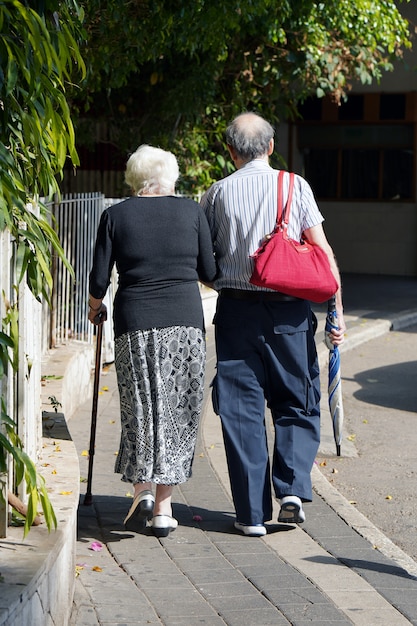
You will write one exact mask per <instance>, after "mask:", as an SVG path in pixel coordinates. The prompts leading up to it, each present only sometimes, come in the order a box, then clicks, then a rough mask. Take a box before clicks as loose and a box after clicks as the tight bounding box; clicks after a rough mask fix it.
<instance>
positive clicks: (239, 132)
mask: <svg viewBox="0 0 417 626" xmlns="http://www.w3.org/2000/svg"><path fill="white" fill-rule="evenodd" d="M273 137H274V129H273V128H272V126H271V124H270V123H269V122H267V121H266V120H264V119H263V117H261V116H260V115H258V114H257V113H241V114H240V115H238V116H237V117H235V119H234V120H233V121H232V122H231V123H230V124H229V126H228V127H227V128H226V143H227V145H228V146H230V147H231V148H233V149H234V150H235V151H236V152H237V154H238V156H239V157H240V158H241V159H243V160H244V161H246V162H248V161H253V159H257V158H259V157H263V156H265V154H267V153H268V149H269V142H270V141H271V139H272V138H273Z"/></svg>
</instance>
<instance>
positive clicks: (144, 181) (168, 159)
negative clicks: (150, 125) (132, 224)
mask: <svg viewBox="0 0 417 626" xmlns="http://www.w3.org/2000/svg"><path fill="white" fill-rule="evenodd" d="M179 174H180V172H179V168H178V163H177V159H176V158H175V156H174V155H173V154H172V152H167V151H165V150H162V149H161V148H154V147H152V146H148V145H146V144H143V145H142V146H139V148H138V149H137V150H136V151H135V152H134V153H133V154H132V155H131V156H130V157H129V159H128V161H127V164H126V172H125V181H126V183H127V184H128V185H129V187H130V188H131V189H132V190H133V192H134V193H135V194H136V195H140V194H141V193H150V194H153V193H155V194H162V195H165V194H170V193H172V192H173V190H174V189H175V183H176V182H177V180H178V177H179Z"/></svg>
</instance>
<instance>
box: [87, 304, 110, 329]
mask: <svg viewBox="0 0 417 626" xmlns="http://www.w3.org/2000/svg"><path fill="white" fill-rule="evenodd" d="M88 319H89V320H90V322H91V323H92V324H94V325H95V326H98V325H99V324H102V323H103V322H105V321H106V319H107V307H106V305H105V304H103V302H100V300H98V301H96V302H92V301H90V302H89V304H88Z"/></svg>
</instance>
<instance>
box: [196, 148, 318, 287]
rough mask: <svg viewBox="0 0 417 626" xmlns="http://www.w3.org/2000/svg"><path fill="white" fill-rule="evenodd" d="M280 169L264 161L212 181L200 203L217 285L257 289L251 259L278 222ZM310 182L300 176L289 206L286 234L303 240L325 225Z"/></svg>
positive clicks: (215, 284) (286, 192) (286, 188)
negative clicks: (252, 281)
mask: <svg viewBox="0 0 417 626" xmlns="http://www.w3.org/2000/svg"><path fill="white" fill-rule="evenodd" d="M288 184H289V176H285V177H284V186H283V202H284V206H285V203H286V200H287V196H288ZM277 187H278V170H274V169H273V168H272V167H270V165H268V163H267V162H266V161H264V160H262V159H255V160H253V161H250V162H249V163H247V164H246V165H244V166H243V167H242V168H240V169H239V170H237V171H236V172H234V173H233V174H231V175H230V176H227V177H226V178H223V179H222V180H220V181H218V182H216V183H214V184H213V185H212V186H211V187H210V189H209V190H208V191H207V192H206V194H205V195H204V196H203V198H202V199H201V205H202V207H203V209H204V211H205V213H206V216H207V219H208V222H209V225H210V230H211V235H212V239H213V244H214V250H215V253H216V261H217V265H218V276H217V279H216V281H215V283H214V287H215V289H217V290H220V289H222V288H226V287H228V288H233V289H248V290H252V291H256V290H259V289H260V288H259V287H256V286H254V285H251V284H250V283H249V278H250V276H251V274H252V268H253V261H252V259H251V258H250V255H251V254H253V253H254V252H255V251H256V250H257V249H258V248H259V246H260V245H261V243H262V241H263V240H264V238H265V236H266V235H267V234H269V233H271V232H272V231H273V229H274V226H275V222H276V218H277ZM323 220H324V218H323V216H322V214H321V213H320V211H319V208H318V206H317V203H316V201H315V199H314V196H313V192H312V190H311V187H310V185H309V184H308V183H307V181H305V180H304V178H302V177H301V176H298V175H296V176H295V180H294V191H293V197H292V203H291V215H290V220H289V226H288V235H289V237H291V238H292V239H295V240H297V241H300V239H301V236H302V233H303V232H304V231H305V230H306V229H307V228H312V227H313V226H317V225H318V224H321V223H322V222H323Z"/></svg>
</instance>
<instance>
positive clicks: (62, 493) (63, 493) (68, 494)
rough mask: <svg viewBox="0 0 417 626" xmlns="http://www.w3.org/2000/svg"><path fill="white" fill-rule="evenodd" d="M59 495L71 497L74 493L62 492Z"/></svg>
mask: <svg viewBox="0 0 417 626" xmlns="http://www.w3.org/2000/svg"><path fill="white" fill-rule="evenodd" d="M59 494H60V495H61V496H70V495H71V494H72V491H60V492H59Z"/></svg>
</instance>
